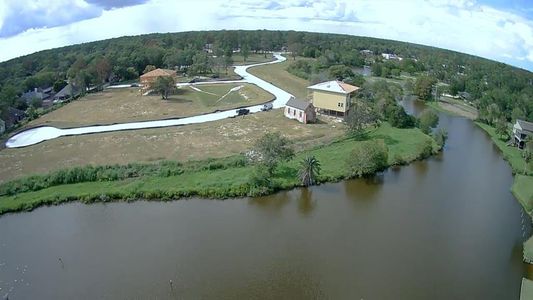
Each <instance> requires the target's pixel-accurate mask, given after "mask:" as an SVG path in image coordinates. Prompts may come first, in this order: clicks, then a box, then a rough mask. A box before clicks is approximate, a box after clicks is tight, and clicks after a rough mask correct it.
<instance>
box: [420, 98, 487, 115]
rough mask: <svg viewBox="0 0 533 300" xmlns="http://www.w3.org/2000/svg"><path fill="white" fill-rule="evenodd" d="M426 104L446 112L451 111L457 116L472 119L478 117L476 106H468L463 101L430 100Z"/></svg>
mask: <svg viewBox="0 0 533 300" xmlns="http://www.w3.org/2000/svg"><path fill="white" fill-rule="evenodd" d="M426 105H427V106H429V107H431V108H433V109H435V110H437V111H440V112H444V113H449V114H452V115H455V116H460V117H465V118H468V119H470V120H475V119H477V111H476V109H475V108H473V107H471V106H468V105H466V104H464V103H461V101H458V100H454V101H438V102H435V101H429V102H426Z"/></svg>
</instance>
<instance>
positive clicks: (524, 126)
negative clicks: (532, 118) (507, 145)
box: [513, 120, 533, 149]
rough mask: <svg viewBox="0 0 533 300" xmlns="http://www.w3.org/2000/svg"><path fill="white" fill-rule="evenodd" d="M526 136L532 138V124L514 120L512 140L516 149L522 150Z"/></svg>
mask: <svg viewBox="0 0 533 300" xmlns="http://www.w3.org/2000/svg"><path fill="white" fill-rule="evenodd" d="M528 136H529V137H533V123H531V122H527V121H523V120H516V123H515V124H514V126H513V139H514V143H515V144H516V145H517V146H518V148H520V149H524V147H525V146H526V140H527V137H528Z"/></svg>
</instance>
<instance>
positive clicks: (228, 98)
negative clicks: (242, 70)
mask: <svg viewBox="0 0 533 300" xmlns="http://www.w3.org/2000/svg"><path fill="white" fill-rule="evenodd" d="M234 88H235V89H237V90H233V91H232V89H234ZM195 89H196V90H195ZM195 89H192V88H191V87H184V88H182V89H181V90H182V91H181V92H182V93H180V94H179V95H178V96H177V101H191V102H198V103H202V105H203V106H205V107H206V108H208V107H221V108H227V107H235V106H238V105H242V106H245V105H248V104H259V103H263V102H267V101H270V100H272V99H273V98H274V96H272V95H271V94H269V93H267V92H265V91H263V90H261V89H259V88H257V87H256V86H253V85H250V84H212V85H197V86H195ZM173 98H174V97H172V98H171V99H173ZM170 101H172V100H170Z"/></svg>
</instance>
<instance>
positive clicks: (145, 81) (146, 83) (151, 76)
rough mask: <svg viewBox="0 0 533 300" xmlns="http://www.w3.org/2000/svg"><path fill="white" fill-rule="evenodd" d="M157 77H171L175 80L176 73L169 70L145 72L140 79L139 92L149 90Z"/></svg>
mask: <svg viewBox="0 0 533 300" xmlns="http://www.w3.org/2000/svg"><path fill="white" fill-rule="evenodd" d="M159 77H173V78H174V79H176V77H177V75H176V71H174V70H169V69H155V70H153V71H150V72H147V73H145V74H143V75H141V77H140V82H141V86H142V88H141V91H142V92H146V91H148V90H149V89H150V86H151V85H152V84H153V83H154V82H155V81H156V80H157V78H159Z"/></svg>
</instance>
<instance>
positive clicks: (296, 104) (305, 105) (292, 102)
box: [285, 98, 312, 110]
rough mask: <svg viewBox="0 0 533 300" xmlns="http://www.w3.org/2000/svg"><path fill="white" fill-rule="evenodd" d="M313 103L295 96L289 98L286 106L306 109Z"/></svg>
mask: <svg viewBox="0 0 533 300" xmlns="http://www.w3.org/2000/svg"><path fill="white" fill-rule="evenodd" d="M311 105H312V104H311V103H310V102H308V101H302V100H297V99H294V98H291V99H289V101H287V103H286V104H285V106H290V107H294V108H297V109H300V110H306V109H307V108H308V107H309V106H311Z"/></svg>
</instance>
